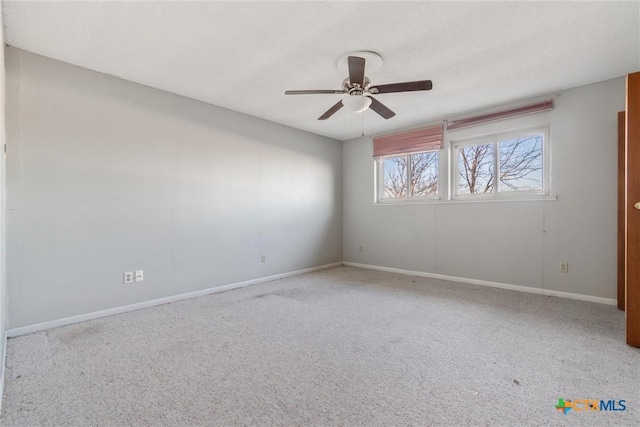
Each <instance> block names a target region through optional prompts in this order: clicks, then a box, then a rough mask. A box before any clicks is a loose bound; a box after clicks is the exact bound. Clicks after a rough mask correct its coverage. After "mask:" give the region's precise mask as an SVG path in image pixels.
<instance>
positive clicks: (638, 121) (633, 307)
mask: <svg viewBox="0 0 640 427" xmlns="http://www.w3.org/2000/svg"><path fill="white" fill-rule="evenodd" d="M625 128H626V132H625V133H626V137H625V152H626V168H625V169H626V171H625V182H626V185H625V224H626V232H625V271H626V286H625V290H626V294H625V317H626V323H627V325H626V330H627V344H629V345H631V346H634V347H640V205H638V206H639V207H638V208H636V207H635V206H634V205H635V204H636V203H639V202H640V72H638V73H633V74H629V75H628V76H627V97H626V120H625Z"/></svg>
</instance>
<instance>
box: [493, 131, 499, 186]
mask: <svg viewBox="0 0 640 427" xmlns="http://www.w3.org/2000/svg"><path fill="white" fill-rule="evenodd" d="M499 161H500V159H499V156H498V141H496V142H494V143H493V170H494V174H495V175H494V176H495V179H494V180H493V192H494V194H498V183H499V182H500V175H499V174H500V164H499V163H498V162H499Z"/></svg>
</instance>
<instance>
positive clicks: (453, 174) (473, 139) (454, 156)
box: [449, 126, 551, 201]
mask: <svg viewBox="0 0 640 427" xmlns="http://www.w3.org/2000/svg"><path fill="white" fill-rule="evenodd" d="M532 134H542V139H543V141H542V162H543V163H542V164H543V166H542V185H543V186H542V190H533V191H506V192H499V191H498V188H499V182H498V181H499V180H498V179H496V182H495V183H494V185H495V189H496V191H494V192H492V193H474V194H458V188H459V173H458V161H459V158H458V148H460V147H466V146H470V145H482V144H489V143H491V144H495V149H494V168H495V170H494V173H495V174H496V175H495V176H496V177H497V176H498V174H497V173H496V171H497V168H499V159H498V156H499V150H498V142H499V141H501V140H505V139H513V138H518V137H520V136H527V135H532ZM549 134H550V132H549V126H536V127H529V128H519V129H513V130H509V131H504V132H497V133H492V134H489V135H482V136H470V137H467V138H462V139H458V140H450V141H449V159H450V161H449V184H450V185H449V200H455V201H471V200H476V201H481V200H486V201H489V200H501V199H541V198H548V197H549V195H550V194H551V182H550V177H551V167H550V165H551V163H550V153H549V151H550V149H549V145H550V144H549Z"/></svg>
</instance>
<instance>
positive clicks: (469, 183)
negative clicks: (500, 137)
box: [458, 144, 494, 194]
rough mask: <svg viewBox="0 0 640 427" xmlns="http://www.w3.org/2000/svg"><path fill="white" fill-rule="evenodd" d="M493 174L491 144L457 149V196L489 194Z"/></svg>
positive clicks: (492, 182) (491, 189) (492, 184)
mask: <svg viewBox="0 0 640 427" xmlns="http://www.w3.org/2000/svg"><path fill="white" fill-rule="evenodd" d="M493 174H494V164H493V144H481V145H469V146H466V147H460V148H458V194H475V193H491V192H492V191H493V187H494V176H493Z"/></svg>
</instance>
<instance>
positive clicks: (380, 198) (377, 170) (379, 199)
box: [374, 149, 442, 205]
mask: <svg viewBox="0 0 640 427" xmlns="http://www.w3.org/2000/svg"><path fill="white" fill-rule="evenodd" d="M441 152H442V149H440V150H427V151H419V152H416V153H398V154H392V155H389V156H380V157H376V158H375V159H374V160H375V161H374V176H375V182H374V187H375V188H374V203H375V204H382V205H397V204H416V203H417V204H420V203H429V202H434V201H440V177H441V174H440V164H441V163H440V162H441V161H442V156H441ZM421 153H436V154H437V156H438V188H437V190H436V194H434V195H432V196H409V195H407V196H406V197H384V167H383V166H382V165H383V163H384V160H385V159H390V158H394V157H402V156H411V155H412V154H421ZM410 173H411V168H410V167H408V168H407V185H408V183H409V182H411V179H410V178H411V177H410V176H409V174H410ZM408 191H409V188H407V194H408Z"/></svg>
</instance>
